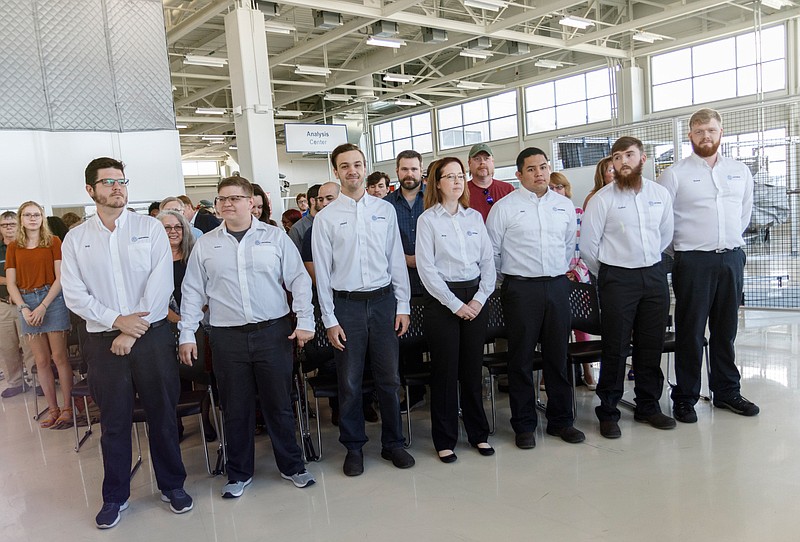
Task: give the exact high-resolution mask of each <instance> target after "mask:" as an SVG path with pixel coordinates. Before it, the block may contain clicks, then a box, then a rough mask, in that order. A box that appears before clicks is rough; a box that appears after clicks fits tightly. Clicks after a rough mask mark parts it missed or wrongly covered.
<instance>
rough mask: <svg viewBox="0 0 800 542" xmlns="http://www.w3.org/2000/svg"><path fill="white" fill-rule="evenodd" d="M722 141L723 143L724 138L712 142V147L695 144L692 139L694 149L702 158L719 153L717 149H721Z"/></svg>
mask: <svg viewBox="0 0 800 542" xmlns="http://www.w3.org/2000/svg"><path fill="white" fill-rule="evenodd" d="M720 143H722V139H720V140H719V141H717V142H716V143H713V142H712V143H711V146H710V147H701V146H699V145H695V143H694V141H692V150H693V151H694V153H695V154H696V155H697V156H699V157H700V158H708V157H709V156H714V155H715V154H717V149H719V145H720Z"/></svg>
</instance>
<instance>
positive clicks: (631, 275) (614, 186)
mask: <svg viewBox="0 0 800 542" xmlns="http://www.w3.org/2000/svg"><path fill="white" fill-rule="evenodd" d="M611 158H612V161H613V163H614V170H615V171H616V172H617V176H616V182H614V183H611V184H608V185H606V186H605V187H603V188H602V189H600V190H599V191H598V192H597V193H596V194H595V196H594V198H592V204H591V205H589V206H588V208H587V209H586V211H585V212H584V215H583V221H582V223H581V257H583V259H584V261H585V262H586V264H587V265H588V266H589V269H590V270H591V271H592V273H594V274H595V276H597V284H598V290H599V295H600V311H601V314H602V315H603V321H602V331H603V334H602V338H603V356H602V358H601V361H600V380H599V381H598V383H597V396H598V397H599V398H600V406H598V407H597V408H596V409H595V413H596V414H597V418H598V419H599V420H600V434H601V435H603V436H604V437H606V438H619V437H620V436H622V432H621V430H620V428H619V423H618V422H619V418H620V411H619V409H618V408H617V404H618V403H619V401H620V399H622V393H623V391H624V389H623V382H624V380H625V361H626V360H627V357H628V351H629V350H630V346H631V334H632V335H633V352H632V355H633V364H634V366H635V367H636V387H635V388H634V391H635V393H636V409H635V411H634V415H633V417H634V419H635V420H636V421H639V422H644V423H649V424H650V425H651V426H653V427H655V428H656V429H672V428H674V427H675V420H674V419H672V418H670V417H669V416H667V415H666V414H664V413H662V412H661V407H660V406H659V400H660V399H661V393H662V391H663V388H664V374H663V373H662V372H661V352H662V349H663V345H664V332H665V329H666V326H667V315H668V313H669V286H668V285H667V275H666V271H665V269H664V268H663V266H662V265H661V253H662V252H663V251H664V249H665V248H667V246H669V244H670V242H671V241H672V231H673V214H672V197H670V195H669V192H667V190H666V189H665V188H664V187H663V186H659V185H658V184H656V183H654V182H653V181H651V180H649V179H645V178H643V177H642V166H643V165H644V163H645V160H647V157H646V156H645V154H644V148H643V146H642V142H641V141H639V140H638V139H636V138H635V137H627V136H626V137H621V138H619V139H618V140H617V141H616V142H615V143H614V146H613V147H611Z"/></svg>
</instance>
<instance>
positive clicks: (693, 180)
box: [692, 179, 703, 183]
mask: <svg viewBox="0 0 800 542" xmlns="http://www.w3.org/2000/svg"><path fill="white" fill-rule="evenodd" d="M692 182H693V183H700V182H703V179H692Z"/></svg>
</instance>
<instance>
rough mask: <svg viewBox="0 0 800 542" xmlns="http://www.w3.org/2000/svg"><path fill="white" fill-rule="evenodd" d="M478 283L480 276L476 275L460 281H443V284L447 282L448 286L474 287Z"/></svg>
mask: <svg viewBox="0 0 800 542" xmlns="http://www.w3.org/2000/svg"><path fill="white" fill-rule="evenodd" d="M480 283H481V278H480V277H476V278H474V279H472V280H463V281H461V282H447V281H445V284H447V287H448V288H474V287H475V286H477V285H479V284H480Z"/></svg>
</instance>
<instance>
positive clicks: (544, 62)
mask: <svg viewBox="0 0 800 542" xmlns="http://www.w3.org/2000/svg"><path fill="white" fill-rule="evenodd" d="M533 65H534V66H536V67H537V68H548V69H550V70H554V69H556V68H560V67H561V66H563V65H564V63H563V62H559V61H558V60H548V59H546V58H541V59H539V60H537V61H536V62H534V64H533Z"/></svg>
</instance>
